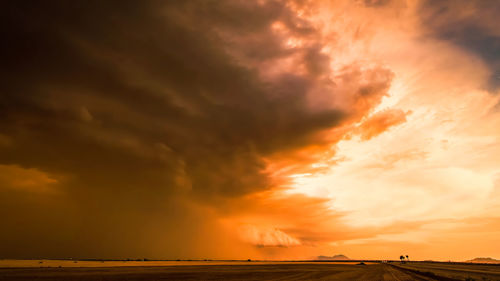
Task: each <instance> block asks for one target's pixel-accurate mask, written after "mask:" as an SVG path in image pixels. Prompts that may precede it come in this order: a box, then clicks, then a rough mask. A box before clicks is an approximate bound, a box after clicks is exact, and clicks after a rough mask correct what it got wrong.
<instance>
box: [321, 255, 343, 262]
mask: <svg viewBox="0 0 500 281" xmlns="http://www.w3.org/2000/svg"><path fill="white" fill-rule="evenodd" d="M318 260H324V261H325V260H328V261H345V260H350V258H348V257H346V256H344V255H334V256H331V257H329V256H318Z"/></svg>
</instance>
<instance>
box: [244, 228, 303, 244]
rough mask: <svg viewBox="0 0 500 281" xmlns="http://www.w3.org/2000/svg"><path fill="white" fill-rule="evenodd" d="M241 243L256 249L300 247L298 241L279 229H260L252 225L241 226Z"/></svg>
mask: <svg viewBox="0 0 500 281" xmlns="http://www.w3.org/2000/svg"><path fill="white" fill-rule="evenodd" d="M239 231H240V235H241V237H242V239H243V241H245V242H248V243H251V244H253V245H255V246H258V247H290V246H297V245H300V241H299V240H297V239H296V238H294V237H291V236H290V235H288V234H286V233H285V232H283V231H281V230H279V229H276V228H274V229H272V228H271V229H262V228H259V227H256V226H252V225H244V226H241V227H240V229H239Z"/></svg>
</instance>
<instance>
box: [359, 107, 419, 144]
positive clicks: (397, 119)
mask: <svg viewBox="0 0 500 281" xmlns="http://www.w3.org/2000/svg"><path fill="white" fill-rule="evenodd" d="M409 113H410V112H404V111H402V110H400V109H386V110H383V111H380V112H377V113H375V114H374V115H372V116H371V117H369V118H368V119H366V120H365V121H363V123H361V125H360V126H359V127H358V133H359V134H360V135H361V139H362V140H369V139H371V138H373V137H376V136H378V135H380V134H381V133H383V132H385V131H386V130H388V129H389V128H390V127H392V126H396V125H399V124H401V123H404V122H406V116H407V115H408V114H409Z"/></svg>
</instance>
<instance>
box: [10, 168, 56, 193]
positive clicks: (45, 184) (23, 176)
mask: <svg viewBox="0 0 500 281" xmlns="http://www.w3.org/2000/svg"><path fill="white" fill-rule="evenodd" d="M57 183H58V181H57V180H56V179H54V178H52V176H50V175H47V174H46V173H44V172H41V171H38V170H37V169H25V168H22V167H19V166H17V165H0V187H1V188H4V189H13V190H20V191H28V192H42V193H45V192H49V193H51V192H54V191H56V189H55V185H56V184H57Z"/></svg>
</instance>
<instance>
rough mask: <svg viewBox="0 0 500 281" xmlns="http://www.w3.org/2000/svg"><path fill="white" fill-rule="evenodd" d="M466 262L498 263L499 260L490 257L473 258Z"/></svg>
mask: <svg viewBox="0 0 500 281" xmlns="http://www.w3.org/2000/svg"><path fill="white" fill-rule="evenodd" d="M467 262H475V263H500V260H496V259H492V258H475V259H472V260H468V261H467Z"/></svg>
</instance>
